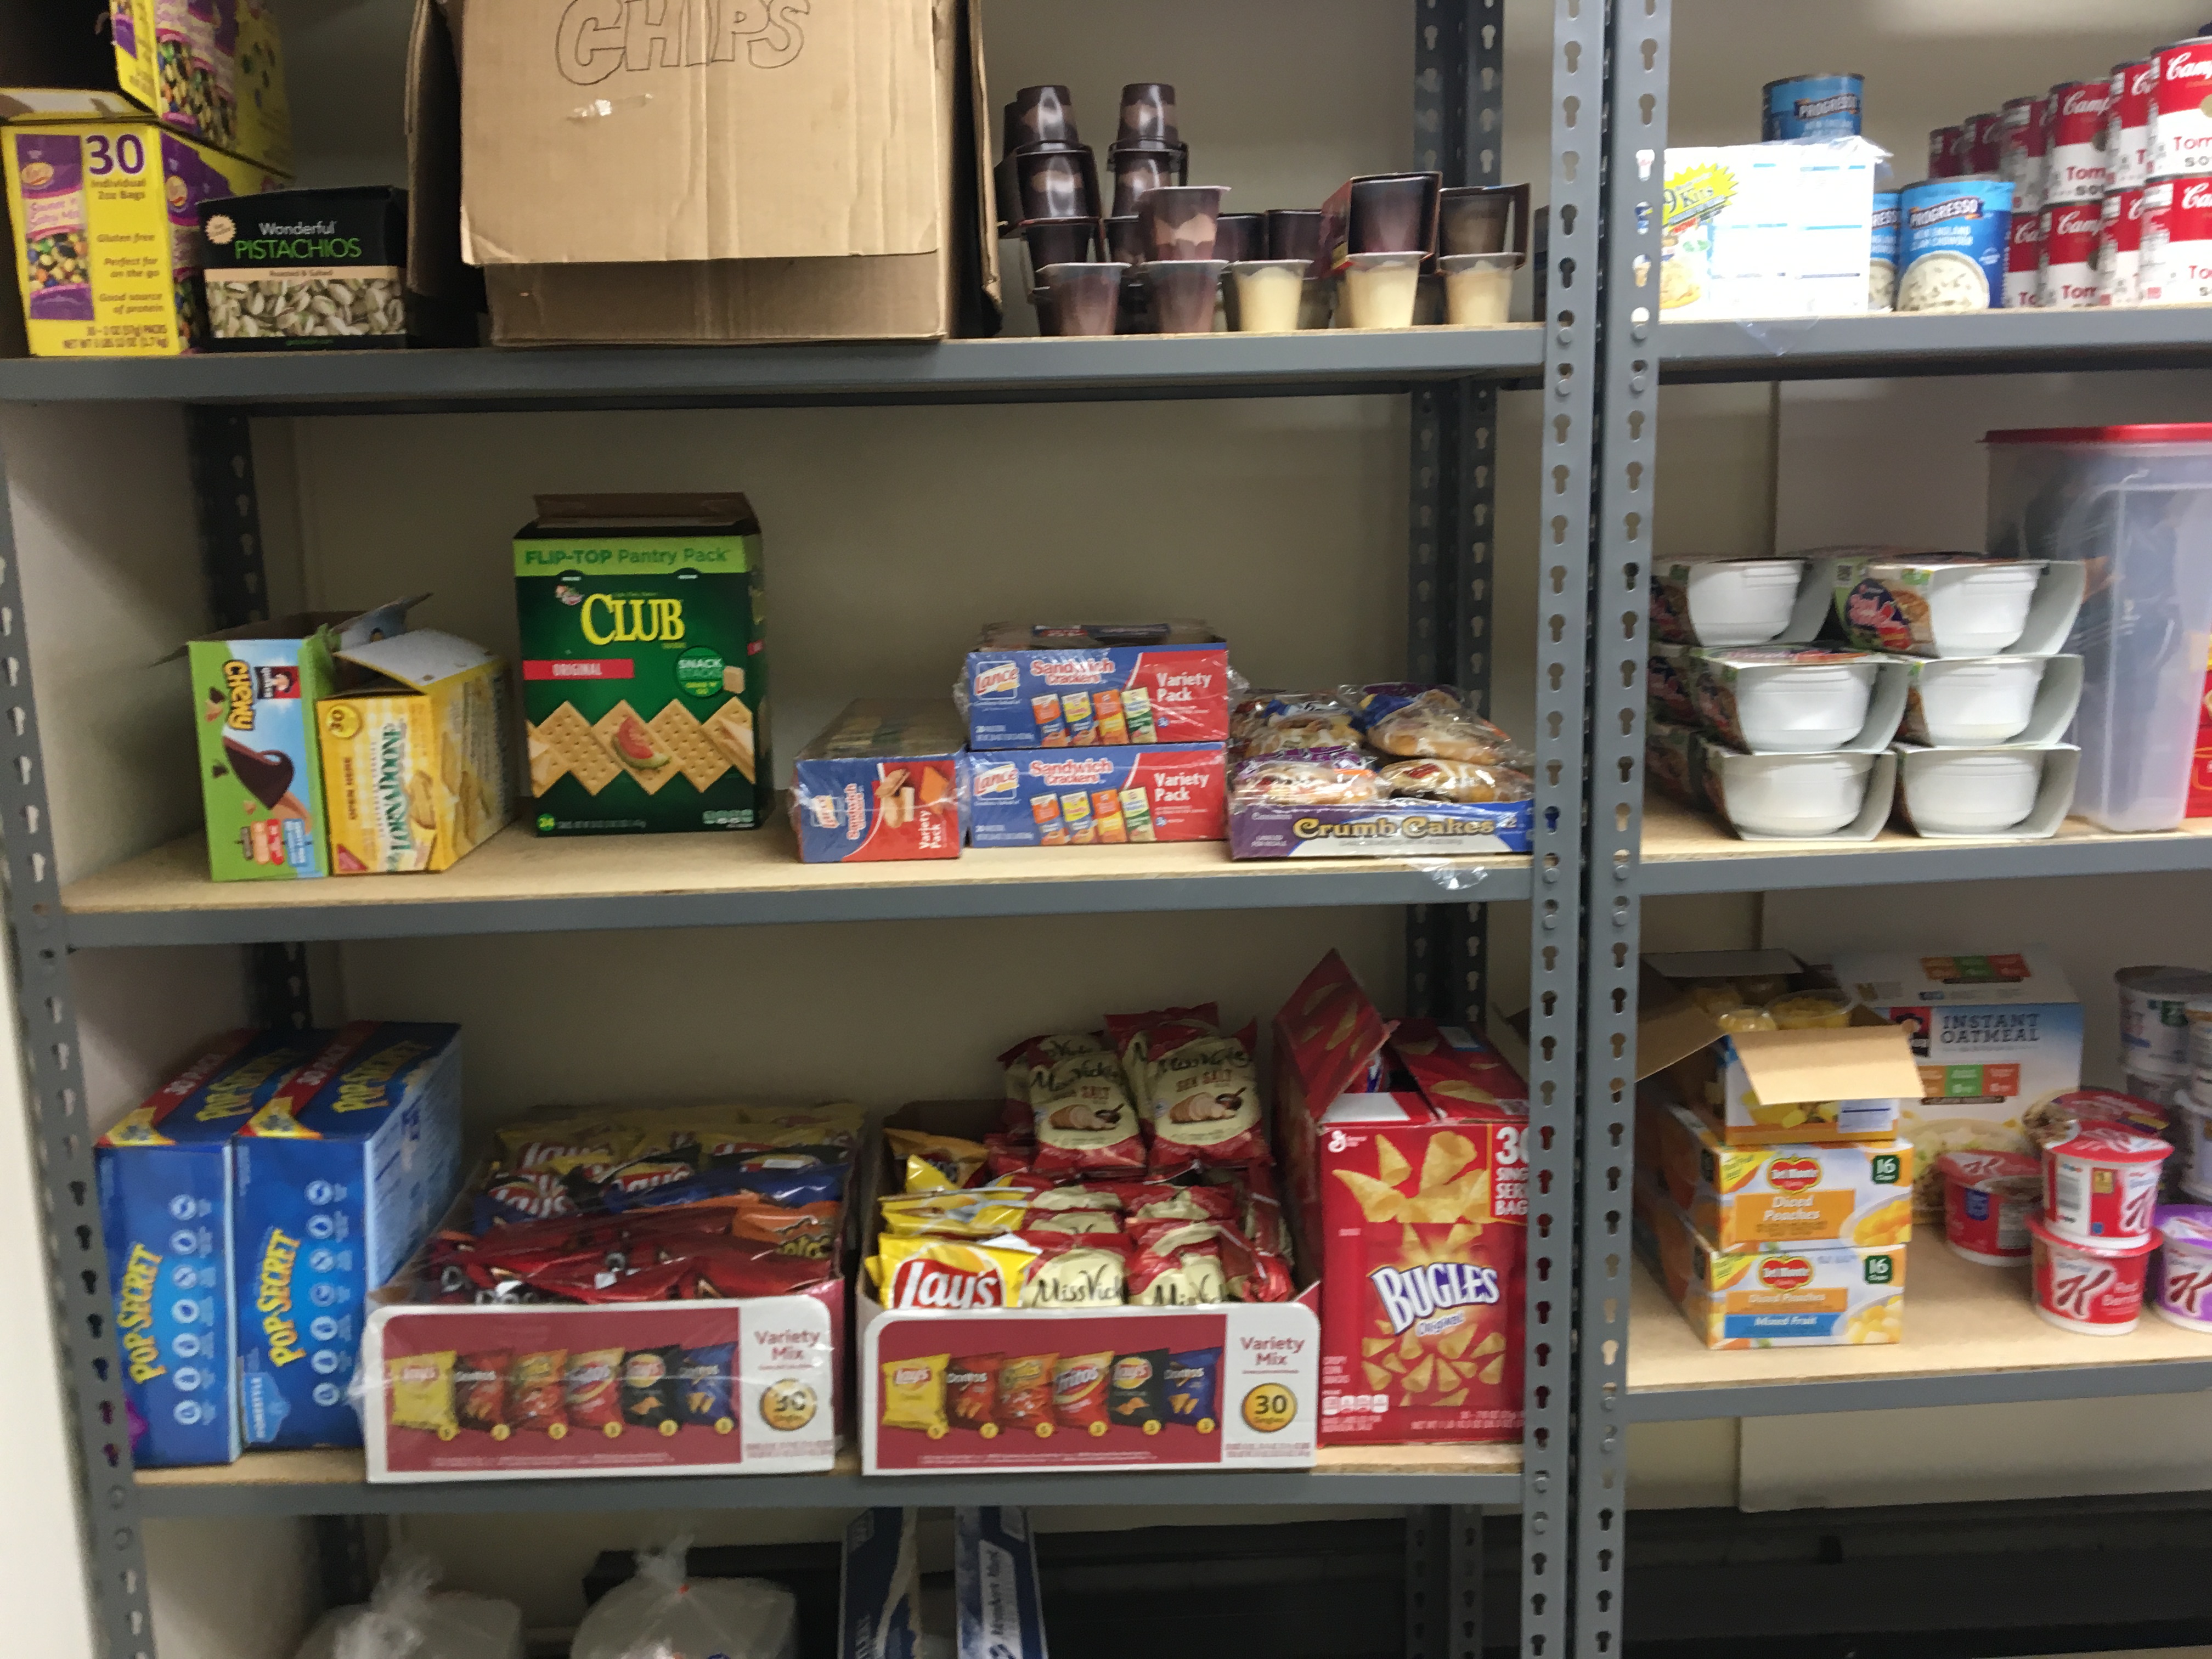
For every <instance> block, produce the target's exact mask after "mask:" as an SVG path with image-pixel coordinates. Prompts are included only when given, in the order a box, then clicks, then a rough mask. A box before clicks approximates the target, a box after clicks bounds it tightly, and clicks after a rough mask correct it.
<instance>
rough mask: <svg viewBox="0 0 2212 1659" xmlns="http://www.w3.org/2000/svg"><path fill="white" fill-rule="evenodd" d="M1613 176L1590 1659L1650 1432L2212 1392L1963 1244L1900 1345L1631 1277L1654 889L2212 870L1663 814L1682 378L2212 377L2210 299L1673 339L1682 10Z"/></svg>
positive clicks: (1627, 110)
mask: <svg viewBox="0 0 2212 1659" xmlns="http://www.w3.org/2000/svg"><path fill="white" fill-rule="evenodd" d="M1612 9H1613V14H1614V16H1615V20H1616V21H1615V25H1614V27H1615V29H1616V31H1617V36H1616V39H1615V40H1614V41H1613V52H1612V54H1611V68H1610V76H1611V82H1610V87H1609V90H1608V109H1609V111H1610V112H1611V116H1612V125H1611V128H1610V131H1609V139H1608V143H1607V167H1608V174H1609V179H1610V183H1611V188H1612V191H1613V197H1612V200H1611V203H1610V204H1609V207H1608V210H1607V229H1608V233H1609V235H1610V238H1611V241H1610V246H1609V247H1608V250H1607V260H1606V271H1607V309H1606V318H1607V334H1608V339H1609V341H1611V342H1613V346H1612V347H1611V348H1610V349H1608V352H1607V363H1606V369H1605V382H1604V384H1605V396H1606V399H1607V404H1606V409H1605V416H1604V423H1603V428H1602V430H1601V457H1600V463H1599V469H1598V484H1597V489H1598V493H1599V501H1600V506H1599V512H1598V517H1597V523H1596V527H1595V539H1596V547H1595V554H1594V557H1593V571H1592V580H1593V584H1594V587H1595V592H1597V593H1598V594H1599V595H1600V596H1601V599H1600V604H1599V606H1598V613H1597V616H1596V617H1595V622H1594V623H1593V627H1592V629H1591V683H1592V686H1593V695H1594V697H1595V700H1596V702H1595V708H1594V710H1593V717H1592V720H1591V725H1590V750H1589V778H1590V812H1589V824H1590V845H1589V872H1590V874H1589V879H1588V884H1587V886H1588V898H1587V902H1586V903H1585V906H1584V918H1585V922H1586V926H1587V927H1588V930H1589V936H1588V945H1587V949H1588V951H1589V964H1590V965H1589V979H1588V982H1587V994H1586V997H1585V1002H1584V1006H1585V1010H1586V1018H1587V1020H1588V1031H1587V1036H1586V1047H1585V1052H1586V1054H1588V1056H1589V1060H1588V1066H1587V1076H1586V1078H1585V1083H1584V1124H1583V1143H1582V1144H1583V1158H1584V1170H1583V1186H1582V1202H1583V1223H1582V1225H1583V1297H1582V1304H1581V1306H1582V1324H1581V1328H1580V1329H1581V1337H1582V1349H1581V1353H1582V1362H1581V1363H1582V1369H1583V1382H1582V1383H1581V1400H1582V1407H1583V1412H1584V1413H1585V1414H1586V1416H1587V1418H1588V1421H1586V1423H1585V1424H1584V1425H1583V1427H1582V1428H1581V1430H1580V1431H1579V1432H1578V1434H1577V1450H1578V1455H1579V1457H1580V1460H1581V1461H1580V1464H1579V1468H1578V1472H1577V1489H1578V1494H1579V1495H1578V1500H1577V1525H1578V1531H1577V1547H1576V1568H1575V1571H1576V1587H1577V1626H1576V1633H1575V1651H1576V1652H1577V1654H1578V1655H1583V1654H1604V1653H1610V1652H1614V1651H1617V1650H1618V1649H1619V1646H1620V1643H1621V1641H1622V1632H1623V1628H1624V1626H1623V1622H1622V1611H1623V1610H1622V1603H1621V1596H1622V1587H1623V1583H1624V1577H1623V1566H1624V1562H1623V1558H1622V1554H1621V1552H1620V1534H1619V1529H1618V1528H1617V1527H1615V1526H1613V1524H1612V1520H1613V1516H1614V1514H1615V1513H1616V1512H1617V1510H1618V1509H1619V1505H1620V1495H1621V1493H1622V1491H1623V1483H1624V1481H1625V1479H1626V1450H1625V1439H1626V1436H1625V1432H1624V1431H1625V1428H1626V1425H1628V1424H1630V1423H1652V1422H1681V1421H1690V1420H1695V1419H1716V1418H1744V1417H1765V1416H1795V1415H1806V1414H1812V1413H1832V1412H1852V1411H1871V1410H1888V1409H1897V1408H1902V1407H1923V1406H1965V1405H1986V1404H1998V1403H2007V1402H2018V1401H2066V1400H2083V1399H2103V1398H2122V1397H2128V1396H2138V1395H2158V1394H2179V1393H2189V1392H2195V1391H2198V1390H2202V1389H2205V1388H2207V1387H2208V1386H2212V1350H2208V1349H2207V1347H2206V1345H2205V1344H2204V1343H2203V1340H2201V1339H2193V1338H2191V1336H2190V1334H2188V1333H2185V1332H2182V1331H2179V1330H2178V1329H2176V1328H2172V1327H2170V1326H2164V1325H2163V1324H2162V1323H2161V1322H2157V1321H2154V1320H2151V1319H2148V1318H2146V1319H2145V1321H2144V1322H2143V1328H2142V1329H2141V1330H2139V1331H2138V1332H2137V1333H2136V1334H2135V1335H2134V1336H2132V1337H2130V1338H2129V1339H2127V1340H2118V1341H2104V1342H2098V1341H2090V1340H2082V1339H2078V1338H2075V1337H2072V1336H2070V1335H2069V1334H2065V1333H2062V1332H2059V1331H2057V1330H2055V1329H2053V1328H2051V1327H2050V1326H2048V1325H2046V1324H2045V1323H2044V1322H2042V1321H2041V1320H2040V1319H2039V1317H2038V1316H2037V1315H2036V1313H2035V1311H2034V1309H2033V1303H2032V1298H2031V1296H2030V1293H2029V1289H2028V1286H2027V1282H2026V1273H2025V1271H2024V1270H2014V1271H2010V1272H2007V1271H2004V1270H1990V1269H1986V1268H1980V1269H1978V1268H1973V1267H1969V1266H1967V1265H1966V1263H1964V1262H1962V1261H1960V1260H1959V1259H1957V1258H1955V1257H1954V1256H1953V1255H1950V1253H1949V1252H1948V1250H1947V1249H1946V1248H1945V1246H1944V1245H1943V1243H1942V1240H1941V1239H1940V1238H1928V1237H1926V1235H1925V1232H1924V1231H1923V1241H1924V1242H1920V1243H1915V1244H1914V1245H1913V1246H1912V1247H1911V1255H1910V1266H1909V1268H1908V1271H1907V1279H1906V1282H1907V1285H1908V1287H1909V1294H1908V1297H1907V1312H1908V1318H1907V1322H1906V1335H1905V1341H1904V1342H1903V1343H1901V1344H1899V1345H1897V1346H1888V1347H1836V1348H1809V1349H1778V1350H1766V1351H1763V1352H1737V1351H1730V1352H1711V1351H1709V1350H1708V1349H1706V1348H1705V1346H1704V1344H1703V1343H1702V1342H1700V1341H1699V1340H1698V1339H1697V1337H1696V1336H1695V1335H1694V1334H1692V1331H1691V1330H1690V1329H1689V1328H1688V1326H1687V1325H1686V1322H1684V1321H1683V1319H1682V1317H1681V1315H1680V1312H1679V1311H1678V1310H1676V1308H1675V1307H1674V1305H1673V1304H1672V1303H1671V1302H1669V1301H1668V1298H1667V1297H1666V1295H1665V1293H1664V1291H1662V1288H1661V1287H1660V1285H1658V1284H1657V1283H1656V1280H1654V1279H1652V1278H1651V1277H1650V1275H1649V1274H1648V1273H1645V1272H1644V1270H1643V1269H1642V1268H1641V1267H1639V1266H1636V1265H1634V1264H1632V1261H1631V1256H1630V1251H1629V1248H1628V1209H1629V1198H1628V1183H1629V1180H1630V1178H1631V1175H1632V1146H1631V1128H1630V1123H1629V1119H1630V1116H1631V1110H1630V1108H1631V1102H1632V1092H1633V1083H1632V1080H1633V1078H1634V1076H1635V1070H1636V1029H1635V1026H1636V1013H1637V968H1638V951H1639V945H1638V933H1639V927H1640V913H1641V904H1642V901H1643V900H1644V898H1645V897H1648V896H1674V895H1688V894H1717V893H1765V892H1778V891H1789V890H1806V889H1826V888H1841V887H1875V886H1887V885H1890V884H1916V883H1934V882H1948V881H1990V880H1999V879H2003V878H2036V877H2055V876H2094V875H2109V874H2118V873H2160V872H2167V873H2179V872H2203V871H2206V870H2212V831H2208V826H2206V825H2204V824H2202V823H2191V825H2189V826H2188V827H2187V828H2185V829H2182V830H2180V831H2177V832H2175V833H2172V834H2167V835H2147V836H2119V835H2112V834H2108V833H2106V832H2104V831H2102V830H2099V829H2095V828H2094V827H2093V826H2091V825H2088V824H2087V823H2083V822H2081V821H2080V820H2072V821H2069V823H2067V824H2066V826H2065V827H2064V828H2063V829H2062V831H2061V832H2060V834H2059V835H2058V836H2057V838H2056V839H2053V840H2051V841H2046V842H1969V841H1930V840H1923V839H1919V838H1917V837H1912V836H1905V835H1901V834H1899V833H1896V832H1893V831H1888V830H1885V831H1884V833H1883V834H1882V835H1881V836H1880V837H1879V838H1878V839H1877V840H1875V841H1874V842H1869V843H1867V844H1864V845H1857V846H1835V845H1822V846H1807V845H1796V846H1793V845H1789V844H1786V843H1774V842H1750V841H1743V840H1740V839H1738V838H1737V837H1736V836H1734V835H1733V834H1732V833H1730V832H1729V830H1728V829H1726V828H1725V827H1724V826H1722V825H1720V824H1718V823H1715V822H1714V821H1712V820H1711V819H1709V818H1707V817H1703V816H1701V815H1699V814H1696V813H1693V812H1691V811H1686V810H1685V809H1683V808H1681V807H1679V806H1677V805H1674V804H1672V803H1671V802H1669V801H1667V800H1664V799H1659V798H1657V797H1653V798H1651V799H1650V800H1648V801H1647V800H1646V799H1645V797H1644V720H1645V716H1646V708H1645V692H1644V671H1645V662H1646V659H1647V656H1648V654H1649V647H1648V640H1649V635H1648V627H1649V603H1648V599H1647V589H1648V580H1649V566H1650V560H1651V557H1652V545H1653V541H1652V528H1653V526H1652V500H1653V492H1652V488H1651V485H1652V482H1653V480H1654V478H1655V477H1656V465H1657V461H1658V455H1657V440H1658V436H1659V433H1658V418H1657V417H1658V400H1657V397H1656V392H1657V388H1658V386H1660V385H1662V383H1663V384H1667V385H1678V384H1695V383H1701V382H1702V383H1711V382H1723V381H1735V382H1773V381H1786V380H1821V379H1874V378H1880V379H1897V378H1906V377H1919V376H1929V375H1958V374H2057V373H2068V372H2079V371H2088V370H2126V369H2149V368H2188V367H2192V366H2198V365H2202V364H2203V363H2204V362H2207V361H2208V360H2212V308H2208V307H2166V308H2148V307H2146V308H2142V309H2134V310H2108V311H2080V312H2070V311H2060V312H2046V311H1997V312H1989V313H1972V314H1967V315H1952V316H1868V317H1838V318H1825V319H1773V320H1749V321H1710V320H1698V321H1691V322H1681V323H1662V322H1660V321H1659V320H1658V313H1659V301H1658V291H1659V282H1658V277H1659V274H1660V269H1661V262H1662V246H1661V241H1662V227H1663V225H1664V214H1663V210H1662V184H1663V178H1662V174H1663V166H1664V157H1665V155H1666V148H1667V127H1668V71H1669V46H1670V31H1671V27H1672V17H1673V11H1674V0H1613V6H1612Z"/></svg>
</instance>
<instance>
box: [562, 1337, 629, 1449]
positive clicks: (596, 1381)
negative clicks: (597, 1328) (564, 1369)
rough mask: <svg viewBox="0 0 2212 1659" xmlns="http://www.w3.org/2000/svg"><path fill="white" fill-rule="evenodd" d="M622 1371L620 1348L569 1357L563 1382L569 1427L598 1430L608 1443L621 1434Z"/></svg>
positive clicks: (592, 1351)
mask: <svg viewBox="0 0 2212 1659" xmlns="http://www.w3.org/2000/svg"><path fill="white" fill-rule="evenodd" d="M622 1369H623V1351H622V1350H621V1349H620V1348H593V1349H590V1350H587V1351H586V1352H583V1353H572V1354H570V1355H569V1356H568V1376H567V1377H566V1378H565V1379H564V1380H565V1383H566V1385H567V1388H566V1391H567V1403H568V1426H569V1427H570V1428H572V1429H575V1430H578V1431H582V1430H586V1429H597V1430H599V1432H600V1433H602V1434H604V1435H605V1436H606V1437H608V1438H609V1439H612V1438H614V1437H615V1436H617V1435H618V1434H620V1433H621V1432H622V1427H623V1421H622Z"/></svg>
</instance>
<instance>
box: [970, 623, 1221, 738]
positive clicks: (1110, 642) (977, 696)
mask: <svg viewBox="0 0 2212 1659" xmlns="http://www.w3.org/2000/svg"><path fill="white" fill-rule="evenodd" d="M961 695H962V696H963V700H964V702H965V704H966V707H967V710H968V741H969V746H971V747H973V748H976V749H1089V748H1115V747H1119V746H1121V745H1124V744H1154V743H1167V744H1174V743H1226V742H1227V741H1228V740H1229V646H1228V643H1227V641H1225V640H1223V639H1222V638H1221V637H1220V635H1218V634H1216V633H1215V632H1214V631H1213V630H1212V629H1210V628H1208V627H1207V626H1206V624H1205V623H1202V622H1164V623H991V624H989V625H988V626H987V627H986V628H985V629H983V632H982V635H981V638H980V639H978V640H977V641H976V643H975V647H974V648H973V649H971V650H970V651H969V653H968V669H967V673H966V675H965V677H964V678H963V681H962V684H961Z"/></svg>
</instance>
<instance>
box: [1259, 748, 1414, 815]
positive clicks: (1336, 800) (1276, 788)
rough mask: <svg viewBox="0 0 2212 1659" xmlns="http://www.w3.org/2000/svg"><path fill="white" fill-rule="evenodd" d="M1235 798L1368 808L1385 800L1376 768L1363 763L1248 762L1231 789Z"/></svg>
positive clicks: (1275, 760) (1278, 759)
mask: <svg viewBox="0 0 2212 1659" xmlns="http://www.w3.org/2000/svg"><path fill="white" fill-rule="evenodd" d="M1230 795H1231V799H1235V800H1239V801H1264V802H1267V803H1268V804H1269V805H1277V806H1365V805H1369V804H1370V803H1371V802H1374V801H1378V800H1381V799H1383V785H1382V783H1381V781H1379V780H1378V779H1377V778H1376V775H1375V772H1374V769H1373V768H1371V767H1370V766H1368V765H1367V764H1366V763H1364V762H1362V761H1345V762H1335V763H1332V762H1323V761H1310V760H1288V759H1284V758H1281V757H1277V758H1275V759H1273V760H1264V761H1247V762H1246V763H1244V764H1243V766H1241V767H1239V768H1238V769H1237V776H1236V780H1235V781H1234V782H1233V783H1232V784H1231V787H1230Z"/></svg>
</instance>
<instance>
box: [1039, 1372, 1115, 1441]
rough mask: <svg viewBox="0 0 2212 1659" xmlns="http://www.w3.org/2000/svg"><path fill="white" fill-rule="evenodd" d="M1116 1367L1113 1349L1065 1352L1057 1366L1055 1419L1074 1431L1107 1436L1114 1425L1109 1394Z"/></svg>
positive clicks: (1053, 1387) (1054, 1385)
mask: <svg viewBox="0 0 2212 1659" xmlns="http://www.w3.org/2000/svg"><path fill="white" fill-rule="evenodd" d="M1113 1371H1114V1356H1113V1354H1112V1353H1111V1352H1107V1353H1078V1354H1066V1355H1064V1356H1062V1357H1061V1359H1060V1364H1058V1365H1056V1366H1054V1368H1053V1374H1052V1414H1053V1420H1054V1422H1056V1423H1058V1424H1059V1425H1060V1427H1061V1428H1063V1429H1065V1430H1066V1431H1068V1432H1069V1433H1070V1434H1087V1435H1091V1436H1092V1437H1094V1438H1096V1437H1103V1435H1104V1434H1105V1432H1106V1431H1107V1429H1108V1428H1109V1426H1110V1425H1109V1419H1108V1418H1107V1415H1106V1404H1107V1400H1106V1395H1107V1391H1108V1389H1109V1388H1110V1387H1111V1385H1112V1379H1113Z"/></svg>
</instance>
